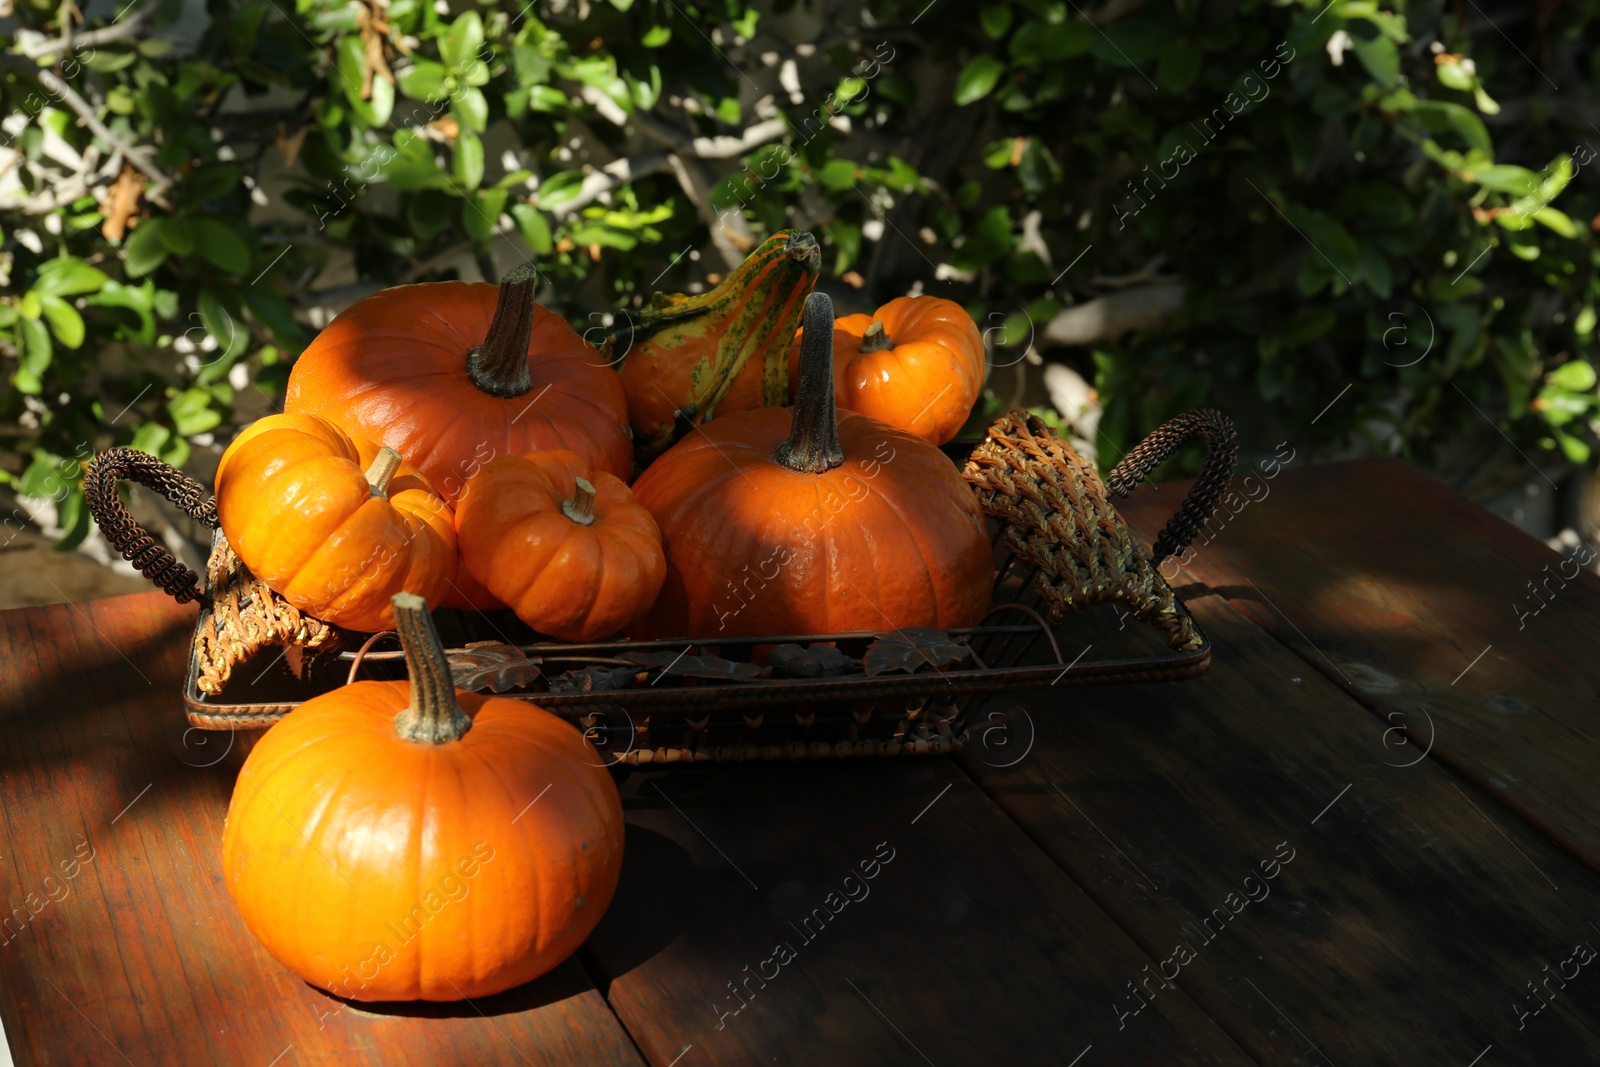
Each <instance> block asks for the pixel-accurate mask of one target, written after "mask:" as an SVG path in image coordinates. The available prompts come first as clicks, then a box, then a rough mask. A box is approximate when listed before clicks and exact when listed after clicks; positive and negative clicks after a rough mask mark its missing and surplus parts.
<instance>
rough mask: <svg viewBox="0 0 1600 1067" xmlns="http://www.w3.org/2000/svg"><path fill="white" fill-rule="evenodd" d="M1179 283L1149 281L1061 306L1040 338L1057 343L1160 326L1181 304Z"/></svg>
mask: <svg viewBox="0 0 1600 1067" xmlns="http://www.w3.org/2000/svg"><path fill="white" fill-rule="evenodd" d="M1183 292H1184V287H1183V285H1182V283H1170V284H1163V285H1148V286H1143V287H1141V288H1138V289H1125V290H1123V291H1122V292H1118V293H1108V294H1107V295H1105V296H1101V297H1096V298H1095V299H1093V300H1090V301H1089V302H1087V303H1084V304H1078V305H1076V306H1075V307H1069V308H1064V309H1062V310H1061V311H1058V312H1056V315H1055V317H1054V318H1052V319H1051V320H1050V321H1049V322H1048V323H1046V324H1045V327H1044V333H1043V339H1044V340H1046V341H1049V342H1051V343H1052V344H1057V345H1088V344H1094V343H1095V342H1097V341H1111V340H1115V339H1116V338H1118V337H1121V336H1122V335H1123V334H1125V333H1127V332H1128V331H1130V330H1149V329H1154V328H1155V327H1157V326H1160V325H1161V324H1162V323H1163V322H1165V321H1166V320H1167V319H1168V318H1170V317H1171V316H1172V315H1174V314H1175V313H1176V312H1177V311H1178V309H1179V308H1181V307H1182V306H1183Z"/></svg>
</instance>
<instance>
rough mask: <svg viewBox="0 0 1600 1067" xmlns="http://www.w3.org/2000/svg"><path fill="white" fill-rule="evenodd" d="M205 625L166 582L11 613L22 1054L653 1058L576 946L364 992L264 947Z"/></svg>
mask: <svg viewBox="0 0 1600 1067" xmlns="http://www.w3.org/2000/svg"><path fill="white" fill-rule="evenodd" d="M193 625H194V613H193V609H188V610H184V609H180V608H178V607H177V606H176V605H173V604H172V602H171V601H170V600H167V599H166V598H164V597H162V596H161V595H159V594H154V593H152V594H144V595H139V596H130V597H118V598H114V599H111V600H102V601H93V602H90V603H86V604H74V605H56V606H52V607H46V608H29V609H25V610H19V611H9V612H0V724H3V729H4V730H5V737H6V744H5V745H4V746H0V865H3V869H5V870H6V872H7V874H8V875H9V878H8V881H9V885H8V886H7V888H6V894H7V896H6V899H5V900H4V905H5V907H8V908H20V909H21V911H20V920H19V918H16V917H14V918H13V920H12V926H11V927H10V928H8V929H7V930H6V931H5V932H4V935H3V936H5V937H8V938H9V940H6V941H4V943H3V944H0V1014H3V1019H4V1023H5V1030H6V1035H7V1037H8V1038H9V1039H10V1043H11V1047H12V1051H13V1054H14V1056H15V1058H16V1062H17V1063H19V1064H23V1065H27V1064H79V1063H82V1064H95V1065H100V1064H111V1063H121V1062H124V1060H127V1061H129V1062H133V1063H138V1064H140V1065H144V1064H166V1063H172V1064H190V1063H216V1064H238V1065H241V1067H261V1065H263V1064H266V1063H268V1062H272V1063H275V1064H277V1065H280V1067H289V1065H291V1064H296V1063H327V1062H337V1063H340V1064H374V1065H378V1064H382V1065H385V1067H387V1065H393V1064H417V1065H432V1064H438V1065H440V1067H453V1065H455V1064H461V1063H532V1064H552V1065H554V1064H569V1063H583V1064H639V1063H640V1062H641V1061H640V1059H639V1057H638V1053H637V1051H636V1050H635V1049H634V1047H633V1045H632V1043H631V1041H630V1040H629V1039H628V1036H627V1034H626V1033H625V1032H624V1031H623V1030H622V1028H621V1026H620V1025H619V1024H618V1023H617V1020H616V1017H615V1016H614V1015H613V1014H612V1013H611V1011H610V1010H609V1008H608V1007H607V1006H606V1004H605V1002H604V1000H603V998H602V997H601V995H600V993H599V992H598V990H596V989H595V988H594V985H593V983H592V982H590V981H589V979H588V977H587V975H586V974H585V973H584V971H583V969H582V968H581V966H580V965H579V964H578V963H577V962H576V961H568V962H567V963H565V964H563V965H562V966H561V967H559V968H557V969H556V970H555V971H554V972H552V973H551V974H549V975H546V976H545V977H544V978H542V979H540V980H539V981H537V982H533V983H530V984H528V985H525V986H522V987H520V988H518V989H515V990H511V991H509V992H507V993H503V994H501V995H499V996H496V997H488V998H484V999H481V1000H477V1001H474V1002H472V1003H470V1004H455V1005H366V1006H357V1005H348V1006H347V1005H345V1004H344V1003H342V1002H340V1001H338V1000H335V999H333V998H331V997H329V996H327V995H326V994H324V993H322V992H320V991H318V990H316V989H314V988H312V987H311V986H309V985H307V984H306V983H304V982H301V981H300V980H299V979H297V978H296V977H294V976H293V975H292V974H290V973H288V972H287V971H285V970H284V969H283V968H282V967H281V966H280V965H279V964H278V963H277V962H276V961H274V960H273V959H272V958H271V957H270V956H268V955H267V954H266V952H265V950H264V949H262V948H261V947H260V945H259V944H258V943H257V942H256V940H255V939H254V938H253V937H251V936H250V934H249V932H248V931H246V930H245V928H244V926H243V924H242V923H241V922H240V920H239V918H238V915H237V913H236V912H235V910H234V907H233V904H232V901H231V900H229V899H228V895H227V891H226V889H225V888H224V885H223V881H222V875H221V862H220V853H221V842H222V821H223V816H224V814H225V813H226V811H227V803H228V797H229V794H230V792H231V790H232V788H233V780H234V777H235V775H236V774H237V773H238V769H239V766H240V764H241V763H242V761H243V758H244V755H245V752H246V749H247V747H248V744H249V742H248V737H249V736H250V735H245V734H240V735H235V736H233V737H232V740H231V746H230V735H227V734H203V733H200V732H198V731H196V732H190V731H188V730H187V724H186V722H185V720H184V718H183V711H182V704H181V702H180V699H179V691H180V680H181V676H182V674H181V672H182V670H183V667H184V665H185V662H186V656H187V648H188V641H189V635H190V632H191V629H192V627H193ZM201 741H204V744H201V743H200V742H201ZM47 877H49V878H50V879H51V880H50V881H49V882H46V881H45V879H46V878H47ZM29 894H32V896H31V897H30V896H29ZM30 911H31V912H33V913H32V914H30ZM13 914H14V915H16V914H18V913H13ZM275 1056H276V1057H279V1058H278V1059H276V1060H274V1059H273V1057H275Z"/></svg>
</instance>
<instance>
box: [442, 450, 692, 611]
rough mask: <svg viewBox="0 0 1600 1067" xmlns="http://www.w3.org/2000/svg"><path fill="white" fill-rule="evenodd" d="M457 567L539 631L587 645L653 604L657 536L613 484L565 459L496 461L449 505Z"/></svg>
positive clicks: (659, 559) (646, 516) (660, 560)
mask: <svg viewBox="0 0 1600 1067" xmlns="http://www.w3.org/2000/svg"><path fill="white" fill-rule="evenodd" d="M456 529H457V531H458V533H457V536H458V537H459V538H460V544H461V560H462V562H463V563H464V564H465V565H466V567H467V569H468V571H469V572H470V573H471V574H472V575H473V576H474V577H475V578H477V579H478V580H479V581H481V582H482V584H483V585H484V587H485V588H487V589H488V591H489V592H490V593H491V594H492V595H494V596H496V597H498V598H499V599H501V600H504V601H505V602H506V603H507V604H509V605H510V606H511V608H512V610H514V611H515V612H516V613H517V617H518V618H520V619H521V620H522V621H523V622H525V623H527V624H528V625H529V626H532V627H533V628H534V629H535V630H538V631H539V632H540V633H543V634H549V635H550V636H552V637H559V638H562V639H563V640H567V641H593V640H595V639H596V638H600V637H607V636H609V635H611V634H614V633H616V632H617V631H618V630H620V629H621V628H622V627H623V626H624V625H625V624H626V623H629V622H631V621H633V619H634V618H635V617H637V616H638V615H639V614H640V613H641V612H642V611H644V610H645V609H646V608H648V607H649V606H650V605H651V604H652V603H654V602H655V598H656V594H657V593H658V592H660V590H661V582H662V579H663V578H665V577H666V570H667V564H666V560H665V558H664V557H663V556H662V554H661V533H660V531H659V530H657V529H656V522H655V520H654V519H652V518H651V517H650V513H649V512H648V511H646V510H645V509H644V508H642V507H640V506H639V505H638V504H636V503H634V501H633V494H632V493H631V492H630V491H629V490H628V487H627V486H626V485H624V484H623V483H622V481H621V480H620V479H618V478H616V477H614V476H612V475H610V474H607V473H606V472H605V471H599V472H596V471H594V470H592V469H591V468H590V467H589V464H587V463H585V462H584V461H583V459H582V458H580V457H579V456H578V455H576V454H575V453H572V452H532V453H529V454H528V455H526V456H501V457H500V458H499V459H496V460H494V461H492V462H491V463H489V465H488V466H486V467H484V468H483V470H481V471H479V472H478V473H477V474H476V475H474V476H473V477H472V478H470V479H468V481H467V487H466V489H465V490H464V491H463V492H462V494H461V499H460V500H458V501H456Z"/></svg>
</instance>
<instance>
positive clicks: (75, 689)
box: [0, 462, 1600, 1067]
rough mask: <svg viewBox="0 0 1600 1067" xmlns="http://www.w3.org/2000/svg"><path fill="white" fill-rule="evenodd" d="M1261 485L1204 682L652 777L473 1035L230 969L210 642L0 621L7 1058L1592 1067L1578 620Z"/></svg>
mask: <svg viewBox="0 0 1600 1067" xmlns="http://www.w3.org/2000/svg"><path fill="white" fill-rule="evenodd" d="M1263 487H1265V488H1263ZM1182 488H1183V487H1182V486H1170V485H1169V486H1162V487H1159V488H1156V489H1147V490H1141V491H1140V492H1139V493H1137V494H1135V496H1134V498H1132V499H1131V500H1130V501H1129V502H1128V504H1127V507H1126V509H1125V513H1126V514H1127V516H1128V517H1129V519H1130V521H1131V522H1132V523H1133V524H1134V525H1135V526H1136V527H1137V528H1138V530H1139V531H1140V532H1141V533H1142V534H1143V535H1144V536H1145V537H1146V538H1148V537H1149V536H1150V535H1151V534H1152V533H1154V532H1155V530H1156V529H1158V528H1159V526H1160V524H1161V522H1162V521H1164V519H1165V517H1166V516H1167V515H1168V514H1170V512H1171V510H1172V508H1173V506H1174V505H1175V504H1176V502H1177V500H1178V499H1179V498H1180V496H1181V492H1182ZM1243 488H1248V489H1249V492H1250V496H1249V497H1247V496H1246V495H1245V494H1244V492H1243V491H1241V493H1240V495H1239V497H1238V498H1237V499H1236V500H1235V501H1234V504H1233V506H1234V507H1235V508H1237V509H1238V511H1237V514H1236V515H1234V514H1231V513H1229V515H1228V517H1227V518H1226V520H1225V521H1219V522H1218V523H1216V524H1214V527H1213V536H1212V538H1211V540H1210V542H1209V543H1204V541H1203V542H1202V543H1201V544H1200V545H1199V546H1198V547H1197V548H1196V549H1195V550H1194V552H1193V554H1192V556H1190V557H1189V562H1188V565H1187V566H1186V567H1184V568H1183V570H1182V571H1181V572H1180V573H1179V575H1178V577H1177V579H1176V581H1177V584H1178V585H1179V587H1180V589H1181V591H1182V592H1183V594H1184V595H1185V597H1186V598H1187V600H1188V603H1189V604H1190V606H1191V608H1192V610H1193V612H1194V613H1195V615H1196V616H1197V617H1198V619H1199V620H1200V621H1201V623H1202V624H1203V626H1204V627H1205V628H1206V631H1207V632H1208V634H1209V636H1210V637H1211V639H1212V641H1213V643H1214V645H1215V647H1216V652H1215V662H1214V665H1213V667H1212V670H1211V672H1210V673H1209V674H1208V675H1207V676H1206V677H1205V678H1203V679H1200V680H1198V681H1192V682H1180V683H1152V684H1146V685H1137V686H1122V687H1114V688H1081V689H1065V688H1063V689H1052V690H1043V691H1039V692H1036V693H1032V694H1026V695H1022V696H1019V697H1018V698H1017V701H1018V703H1019V704H1020V705H1021V709H1020V710H1018V711H1016V712H1014V713H1013V714H1012V715H1011V716H1010V717H1003V718H998V719H995V720H994V723H996V724H997V725H992V726H989V727H988V729H987V730H986V731H985V732H984V733H983V734H982V735H981V739H978V738H976V737H975V740H976V741H977V743H975V744H974V746H973V748H971V749H970V750H969V751H967V752H965V753H963V754H962V755H961V756H959V757H957V758H937V759H928V758H905V759H899V760H887V761H876V762H859V763H851V762H832V761H829V762H821V763H815V764H782V765H774V764H764V765H763V764H754V765H743V766H723V767H716V768H711V769H704V768H683V769H677V768H675V769H673V770H671V771H665V772H662V771H657V772H652V773H632V774H630V775H628V776H627V777H626V778H625V780H624V782H623V793H624V803H625V806H626V808H627V818H628V839H627V849H628V851H627V858H626V862H625V870H624V874H623V882H622V886H621V888H620V889H619V891H618V894H617V898H616V901H615V902H614V903H613V905H612V907H611V910H610V911H609V912H608V913H607V916H606V918H605V920H604V922H603V923H602V924H601V926H600V928H599V929H598V930H597V931H596V933H595V934H594V936H593V937H591V939H590V940H589V942H588V944H587V945H586V946H585V947H584V949H583V950H582V951H581V952H580V953H579V954H578V956H577V957H576V958H575V959H573V960H570V961H568V962H567V963H566V964H564V965H563V966H562V967H561V968H559V969H558V970H557V971H556V972H555V973H553V974H551V975H549V976H547V977H546V978H544V979H542V980H540V981H538V982H535V983H533V984H531V985H529V986H526V987H523V988H520V989H517V990H513V991H511V992H509V993H506V994H502V995H501V996H498V997H493V998H489V999H486V1000H481V1001H477V1002H475V1003H472V1004H461V1005H453V1006H434V1007H431V1008H430V1007H423V1008H409V1007H402V1008H400V1009H398V1010H384V1011H371V1010H368V1009H366V1008H361V1007H355V1006H345V1005H343V1004H341V1003H340V1002H339V1001H336V1000H333V999H331V998H329V997H327V996H326V995H324V994H322V993H319V992H318V991H316V990H314V989H312V988H311V987H309V986H307V985H305V984H304V983H302V982H300V981H299V980H297V979H295V978H294V977H292V976H291V975H289V974H287V973H286V972H285V971H284V970H283V969H282V968H281V967H279V966H278V965H277V964H276V963H274V962H273V960H272V959H271V958H270V957H268V956H267V955H266V953H265V952H264V951H263V950H262V949H261V948H259V947H258V946H257V944H256V943H255V941H254V940H253V939H252V938H251V937H250V936H249V934H248V933H247V932H246V931H245V930H244V928H243V926H242V925H241V923H240V921H239V919H238V918H237V916H236V915H235V912H234V909H233V906H232V903H231V902H230V901H229V899H228V897H227V894H226V892H225V891H224V888H223V884H222V877H221V873H220V870H219V855H218V854H219V842H220V840H221V834H222V817H223V813H224V811H225V809H226V805H227V800H228V795H229V790H230V788H231V785H232V782H233V778H234V776H235V774H236V773H237V770H238V767H239V764H240V761H241V759H242V755H243V751H244V749H245V748H246V747H247V745H248V741H247V740H246V739H245V738H244V735H239V737H237V738H235V739H233V740H232V741H231V742H230V737H229V735H227V734H221V735H215V734H212V735H202V734H200V733H199V732H198V731H196V732H189V731H187V730H186V727H185V724H184V720H183V717H182V714H181V711H180V707H179V703H178V699H177V694H178V690H179V675H180V670H181V668H182V666H183V663H184V657H185V652H186V648H187V644H188V639H189V632H190V627H191V626H192V621H193V614H192V610H193V609H192V608H191V609H180V608H177V607H175V606H173V605H172V604H171V602H170V601H167V600H165V599H163V598H161V597H160V596H158V595H156V594H149V595H138V596H129V597H121V598H116V599H111V600H102V601H95V602H90V603H81V604H73V605H57V606H52V607H44V608H29V609H25V610H19V611H11V612H6V613H3V614H0V709H3V710H0V715H3V716H4V720H3V721H4V729H5V736H6V743H5V745H4V746H3V748H0V761H3V773H0V863H3V864H4V868H5V870H6V873H7V876H8V877H7V884H6V885H5V893H6V894H7V896H6V901H5V903H6V906H7V907H10V908H13V909H18V910H16V911H14V912H13V916H14V917H13V919H12V922H11V925H10V926H8V927H7V928H6V930H5V933H4V937H5V938H7V940H5V941H4V943H3V945H0V1018H3V1021H4V1024H5V1029H6V1034H7V1036H8V1038H9V1040H10V1043H11V1048H12V1051H13V1054H14V1056H15V1058H16V1061H17V1062H18V1063H21V1064H77V1063H83V1064H115V1063H122V1062H124V1061H126V1062H128V1063H133V1064H139V1065H144V1064H167V1063H171V1064H198V1063H217V1064H238V1065H241V1067H268V1065H283V1067H288V1065H290V1064H307V1063H336V1064H383V1065H386V1067H392V1065H398V1064H439V1065H455V1064H470V1065H481V1064H521V1063H528V1064H581V1065H590V1064H638V1063H645V1062H648V1063H650V1064H655V1065H658V1067H667V1065H671V1064H681V1065H682V1067H698V1065H702V1064H711V1063H716V1064H741V1065H742V1064H754V1063H782V1064H819V1065H827V1067H849V1065H856V1064H861V1065H878V1064H924V1063H932V1064H939V1065H941V1067H942V1065H947V1064H1005V1065H1011V1064H1054V1065H1059V1067H1069V1065H1077V1067H1095V1065H1100V1064H1191V1063H1192V1064H1211V1063H1260V1064H1336V1065H1338V1067H1351V1065H1368V1064H1397V1065H1413V1064H1450V1065H1460V1067H1467V1065H1469V1064H1470V1065H1481V1067H1499V1065H1503V1064H1541V1065H1543V1064H1552V1065H1566V1064H1590V1063H1600V959H1596V960H1594V961H1593V962H1590V951H1591V950H1590V949H1588V948H1587V946H1600V926H1597V925H1596V924H1597V923H1600V876H1597V874H1596V869H1597V867H1600V743H1597V740H1596V738H1597V734H1600V707H1597V701H1600V668H1597V663H1600V610H1597V609H1600V580H1597V579H1596V578H1595V576H1594V575H1592V574H1589V573H1586V572H1585V573H1581V574H1578V575H1577V576H1576V577H1575V578H1574V577H1566V578H1562V577H1561V576H1560V575H1559V573H1558V572H1560V571H1561V568H1560V566H1559V564H1560V559H1561V557H1559V556H1557V555H1556V554H1555V553H1553V552H1551V551H1550V550H1549V549H1547V548H1545V547H1544V546H1543V545H1541V544H1539V543H1538V542H1537V541H1534V540H1532V539H1531V538H1529V537H1527V536H1525V535H1524V534H1522V533H1520V532H1518V531H1516V530H1515V529H1513V528H1512V527H1510V526H1508V525H1506V524H1505V523H1503V522H1501V521H1500V520H1498V519H1496V518H1494V517H1492V516H1490V515H1488V514H1487V513H1485V512H1483V511H1482V510H1480V509H1478V508H1476V507H1474V506H1473V505H1471V504H1469V503H1467V502H1466V501H1464V500H1462V499H1461V498H1460V497H1458V496H1456V495H1454V494H1452V493H1451V492H1450V491H1448V490H1447V489H1445V488H1444V487H1442V486H1440V485H1438V484H1437V483H1435V482H1432V481H1430V480H1429V479H1428V478H1426V477H1425V476H1423V475H1421V474H1418V473H1416V472H1415V471H1413V470H1411V469H1409V468H1407V467H1405V466H1403V465H1400V464H1398V463H1392V462H1376V463H1358V464H1345V465H1336V466H1328V467H1319V468H1311V469H1300V470H1297V469H1294V468H1293V465H1291V467H1290V468H1289V469H1286V470H1284V471H1283V472H1282V473H1281V474H1280V475H1279V476H1278V477H1277V478H1275V479H1271V480H1264V479H1262V478H1261V477H1260V476H1259V475H1257V476H1256V478H1255V480H1254V481H1253V482H1252V483H1250V485H1249V486H1244V487H1242V489H1243ZM1251 498H1254V499H1251ZM1567 569H1568V570H1569V571H1570V569H1571V565H1570V564H1569V565H1568V568H1567ZM1552 575H1556V577H1555V578H1554V579H1552V577H1551V576H1552ZM1530 582H1532V583H1534V585H1535V587H1538V588H1540V589H1541V591H1542V595H1541V599H1540V600H1539V601H1533V600H1531V599H1529V597H1530V591H1529V583H1530ZM1536 604H1543V605H1545V606H1543V607H1542V608H1541V609H1540V611H1539V612H1538V613H1537V614H1532V613H1531V608H1532V607H1533V606H1535V605H1536ZM1524 613H1526V614H1524ZM1080 621H1081V622H1082V623H1083V624H1084V625H1083V626H1082V627H1080V630H1079V631H1078V636H1079V637H1081V638H1082V639H1083V643H1084V644H1096V645H1097V647H1099V648H1100V649H1101V651H1111V650H1112V649H1114V648H1115V647H1116V645H1117V644H1118V642H1119V641H1121V640H1122V639H1123V638H1124V637H1125V636H1126V635H1124V634H1119V633H1118V632H1117V629H1116V627H1117V619H1116V618H1115V617H1114V616H1109V615H1107V616H1104V617H1101V616H1095V617H1094V618H1092V619H1091V618H1090V617H1089V616H1085V617H1084V619H1083V620H1080ZM1076 647H1081V646H1076ZM1073 650H1074V649H1073V647H1071V646H1069V654H1070V652H1071V651H1073ZM1097 654H1099V653H1097ZM980 725H983V724H982V723H980ZM997 731H998V732H997ZM75 861H76V862H75ZM68 871H71V872H72V873H73V874H74V877H72V878H71V879H68V878H67V877H66V876H65V872H68ZM867 873H870V874H872V875H873V877H872V878H871V879H870V880H867V879H866V878H865V877H864V875H865V874H867ZM852 874H854V875H855V876H856V880H853V881H848V882H847V881H846V879H847V877H848V876H850V875H852ZM47 876H48V877H50V878H51V881H50V882H48V883H46V881H45V880H46V878H47ZM846 890H848V891H849V893H850V894H852V895H853V897H854V899H852V898H851V897H847V896H846ZM30 894H32V896H31V897H30V896H29V895H30ZM30 911H34V912H36V913H31V914H30ZM18 916H20V917H24V918H25V919H26V921H25V922H24V923H21V924H20V925H19V924H18V923H19V920H18V918H17V917H18ZM808 917H810V918H809V919H808ZM780 946H782V947H781V948H780ZM1575 950H1576V952H1575ZM763 976H764V977H763ZM1167 979H1170V980H1167Z"/></svg>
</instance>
